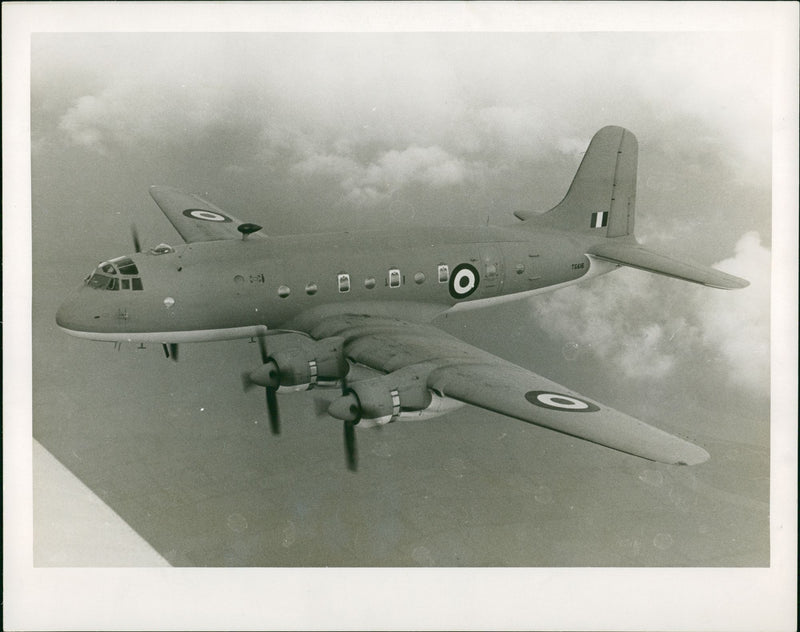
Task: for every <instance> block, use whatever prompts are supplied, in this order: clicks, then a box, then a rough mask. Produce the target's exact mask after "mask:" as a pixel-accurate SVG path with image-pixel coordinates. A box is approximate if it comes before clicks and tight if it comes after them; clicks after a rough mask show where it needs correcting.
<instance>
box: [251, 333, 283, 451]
mask: <svg viewBox="0 0 800 632" xmlns="http://www.w3.org/2000/svg"><path fill="white" fill-rule="evenodd" d="M258 350H259V351H260V352H261V366H260V367H259V368H257V369H255V370H253V371H245V372H244V373H242V386H243V387H244V390H245V391H249V390H250V389H251V388H253V387H254V386H263V387H264V392H265V395H266V403H267V417H268V418H269V428H270V430H271V431H272V434H274V435H279V434H280V433H281V420H280V414H279V412H278V395H277V392H278V386H280V370H279V369H278V366H277V365H276V364H275V362H274V361H273V360H270V358H269V356H268V355H267V343H266V341H265V340H264V335H263V334H259V336H258Z"/></svg>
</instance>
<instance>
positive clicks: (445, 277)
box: [439, 263, 450, 283]
mask: <svg viewBox="0 0 800 632" xmlns="http://www.w3.org/2000/svg"><path fill="white" fill-rule="evenodd" d="M449 280H450V268H448V267H447V265H446V264H444V263H440V264H439V283H447V282H448V281H449Z"/></svg>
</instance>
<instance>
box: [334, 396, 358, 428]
mask: <svg viewBox="0 0 800 632" xmlns="http://www.w3.org/2000/svg"><path fill="white" fill-rule="evenodd" d="M328 414H329V415H330V416H331V417H335V418H336V419H341V420H342V421H351V422H353V423H354V424H357V423H358V422H359V420H360V419H361V404H360V403H359V401H358V397H356V395H355V393H347V394H346V395H342V396H341V397H338V398H336V399H334V400H333V401H332V402H331V405H330V406H329V407H328Z"/></svg>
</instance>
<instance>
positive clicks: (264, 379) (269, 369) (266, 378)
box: [247, 360, 281, 389]
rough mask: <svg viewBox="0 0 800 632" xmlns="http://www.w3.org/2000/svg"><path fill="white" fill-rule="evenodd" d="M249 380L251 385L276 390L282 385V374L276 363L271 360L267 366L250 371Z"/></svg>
mask: <svg viewBox="0 0 800 632" xmlns="http://www.w3.org/2000/svg"><path fill="white" fill-rule="evenodd" d="M247 379H248V380H249V382H250V383H251V384H257V385H258V386H263V387H265V388H273V389H275V388H278V387H279V386H280V384H281V373H280V370H279V369H278V366H277V365H276V364H275V362H273V361H272V360H269V361H268V362H267V363H266V364H264V365H262V366H260V367H258V368H257V369H253V370H252V371H250V373H248V374H247Z"/></svg>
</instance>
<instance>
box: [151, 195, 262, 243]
mask: <svg viewBox="0 0 800 632" xmlns="http://www.w3.org/2000/svg"><path fill="white" fill-rule="evenodd" d="M150 195H151V196H152V198H153V199H154V200H155V201H156V204H158V207H159V208H160V209H161V210H162V211H163V212H164V215H166V216H167V219H168V220H169V221H170V223H171V224H172V225H173V226H174V227H175V230H177V231H178V233H179V234H180V236H181V237H183V240H184V241H185V242H187V243H193V242H196V241H217V240H220V239H241V238H242V236H243V234H244V233H248V234H249V233H250V232H251V231H253V230H255V231H258V230H259V229H260V227H258V226H256V225H255V224H249V223H246V222H242V221H240V220H238V219H236V218H235V217H234V216H233V215H231V214H230V213H226V212H225V211H223V210H222V209H220V208H217V207H216V206H214V205H213V204H212V203H211V202H208V201H206V200H204V199H203V198H201V197H200V196H198V195H194V194H192V193H185V192H183V191H179V190H178V189H173V188H172V187H165V186H152V187H150ZM240 227H242V228H243V230H244V232H243V231H242V230H240ZM253 237H256V238H259V239H264V238H265V237H266V235H264V234H263V233H261V232H255V233H254V234H253Z"/></svg>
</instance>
